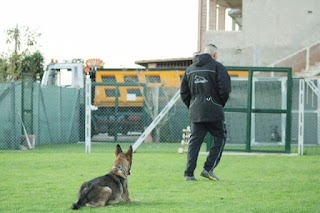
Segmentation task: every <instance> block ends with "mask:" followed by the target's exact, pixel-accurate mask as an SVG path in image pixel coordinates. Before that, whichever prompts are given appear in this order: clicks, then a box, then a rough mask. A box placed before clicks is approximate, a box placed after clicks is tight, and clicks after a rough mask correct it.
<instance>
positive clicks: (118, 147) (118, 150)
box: [116, 144, 122, 156]
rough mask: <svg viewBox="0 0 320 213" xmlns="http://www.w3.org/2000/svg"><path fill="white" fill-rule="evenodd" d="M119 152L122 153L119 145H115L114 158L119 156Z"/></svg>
mask: <svg viewBox="0 0 320 213" xmlns="http://www.w3.org/2000/svg"><path fill="white" fill-rule="evenodd" d="M121 152H122V149H121V147H120V145H119V144H117V146H116V156H117V155H119V154H120V153H121Z"/></svg>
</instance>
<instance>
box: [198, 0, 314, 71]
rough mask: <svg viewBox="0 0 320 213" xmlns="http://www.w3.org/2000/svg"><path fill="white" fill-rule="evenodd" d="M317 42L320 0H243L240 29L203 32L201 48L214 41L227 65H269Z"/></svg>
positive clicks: (223, 61)
mask: <svg viewBox="0 0 320 213" xmlns="http://www.w3.org/2000/svg"><path fill="white" fill-rule="evenodd" d="M205 1H206V0H205ZM202 2H204V1H202ZM200 5H201V4H199V6H200ZM203 6H206V4H202V7H203ZM199 11H206V10H205V9H204V8H202V10H199ZM211 12H212V11H211ZM213 12H214V11H213ZM203 16H206V13H204V14H201V15H200V17H202V20H204V18H203ZM202 27H203V26H202ZM316 42H320V1H319V0H304V1H292V0H264V1H261V0H242V30H241V31H223V30H219V31H216V30H210V31H205V33H204V39H203V43H202V45H201V48H203V45H204V44H208V43H214V44H216V45H217V46H218V48H219V49H220V56H219V60H220V61H221V62H222V63H224V64H225V65H227V66H268V65H270V64H272V63H274V62H275V61H278V60H280V59H282V58H284V57H286V56H288V55H290V54H292V53H294V52H296V51H299V50H302V49H303V48H305V47H307V46H309V45H311V44H313V43H316Z"/></svg>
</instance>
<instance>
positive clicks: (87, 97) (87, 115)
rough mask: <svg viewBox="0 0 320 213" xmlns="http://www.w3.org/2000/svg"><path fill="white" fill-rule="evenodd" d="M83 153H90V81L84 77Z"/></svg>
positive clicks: (88, 77)
mask: <svg viewBox="0 0 320 213" xmlns="http://www.w3.org/2000/svg"><path fill="white" fill-rule="evenodd" d="M85 88H86V90H85V152H86V153H87V154H90V152H91V79H90V75H89V74H88V73H87V75H86V85H85Z"/></svg>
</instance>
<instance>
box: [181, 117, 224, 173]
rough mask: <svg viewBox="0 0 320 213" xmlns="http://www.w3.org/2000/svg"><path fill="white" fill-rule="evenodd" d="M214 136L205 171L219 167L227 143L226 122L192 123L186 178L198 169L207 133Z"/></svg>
mask: <svg viewBox="0 0 320 213" xmlns="http://www.w3.org/2000/svg"><path fill="white" fill-rule="evenodd" d="M208 132H209V133H210V134H211V135H212V136H213V143H212V146H211V148H210V150H209V154H208V157H207V160H206V162H205V163H204V169H206V170H207V171H210V170H213V169H214V168H215V167H216V166H218V164H219V162H220V159H221V155H222V152H223V148H224V145H225V141H226V133H227V132H226V128H225V124H224V121H217V122H201V123H191V137H190V141H189V146H188V157H187V166H186V170H185V172H184V175H185V176H193V175H194V170H195V169H196V167H197V160H198V155H199V151H200V148H201V145H202V143H203V140H204V138H205V136H206V134H207V133H208Z"/></svg>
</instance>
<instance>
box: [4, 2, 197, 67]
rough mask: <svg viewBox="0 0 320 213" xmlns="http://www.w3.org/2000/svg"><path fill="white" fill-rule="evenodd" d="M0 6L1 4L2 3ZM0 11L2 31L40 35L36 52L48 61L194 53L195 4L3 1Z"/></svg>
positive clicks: (121, 62)
mask: <svg viewBox="0 0 320 213" xmlns="http://www.w3.org/2000/svg"><path fill="white" fill-rule="evenodd" d="M2 5H3V4H2ZM4 5H5V6H3V7H2V10H1V13H0V52H3V51H5V50H6V49H7V46H6V45H5V39H4V37H5V33H4V32H5V30H7V29H10V28H14V27H15V26H16V24H18V25H19V26H28V27H29V28H31V29H35V30H37V31H38V32H39V33H41V34H42V36H41V39H40V40H39V43H40V44H41V46H40V51H41V52H42V54H43V55H44V57H45V60H46V62H49V61H50V59H51V58H56V59H58V60H70V59H72V58H83V59H88V58H101V59H102V60H104V61H105V66H106V67H127V68H128V67H132V66H133V65H134V61H136V60H149V59H159V58H180V57H190V56H192V54H193V53H194V52H195V51H196V49H197V24H198V0H160V1H156V0H122V1H121V0H118V1H116V0H90V1H87V0H55V1H44V0H28V1H26V0H8V1H5V3H4Z"/></svg>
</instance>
